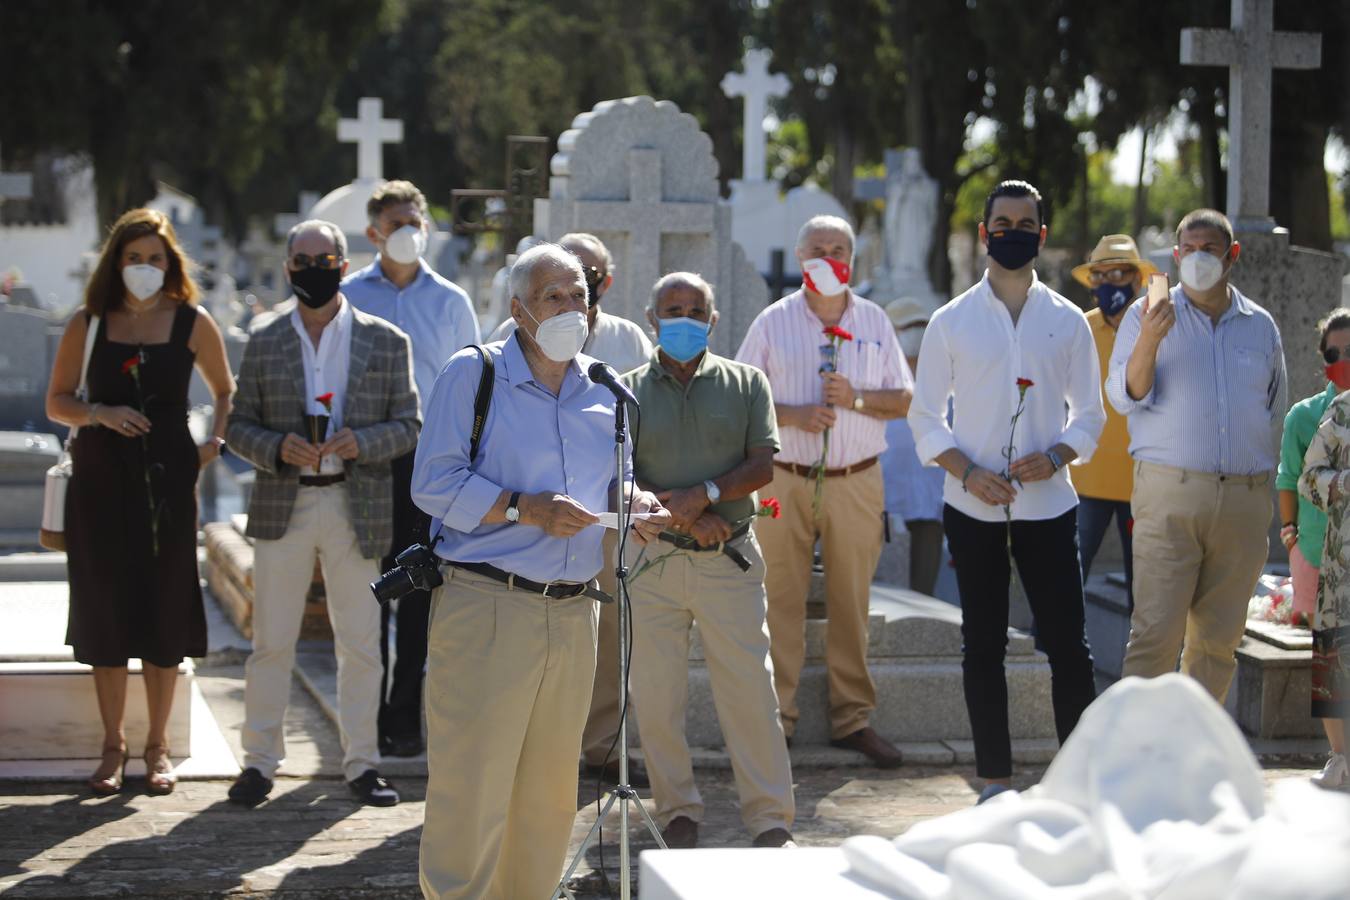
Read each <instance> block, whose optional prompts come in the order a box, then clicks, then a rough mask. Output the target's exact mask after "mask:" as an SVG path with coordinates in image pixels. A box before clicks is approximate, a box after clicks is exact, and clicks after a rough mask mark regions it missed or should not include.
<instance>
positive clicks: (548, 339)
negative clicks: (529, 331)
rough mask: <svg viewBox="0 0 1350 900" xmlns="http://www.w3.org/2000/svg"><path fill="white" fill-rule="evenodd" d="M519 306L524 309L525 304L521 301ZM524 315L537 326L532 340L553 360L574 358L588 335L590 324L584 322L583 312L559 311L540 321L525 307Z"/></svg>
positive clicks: (568, 360) (561, 360)
mask: <svg viewBox="0 0 1350 900" xmlns="http://www.w3.org/2000/svg"><path fill="white" fill-rule="evenodd" d="M520 308H521V309H525V304H523V303H522V304H521V305H520ZM525 315H527V316H529V317H530V318H531V319H534V324H536V325H538V326H539V328H538V329H536V331H535V332H534V342H535V343H536V344H538V345H539V349H540V350H542V351H544V355H545V356H547V357H548V358H549V359H551V360H553V361H554V362H570V361H571V360H573V359H575V358H576V355H577V354H578V353H580V352H581V348H582V347H584V346H585V345H586V338H587V337H588V336H589V335H590V325H589V324H588V323H587V322H586V314H585V313H581V312H565V313H559V314H558V315H556V316H553V317H552V318H548V319H545V320H544V321H542V322H540V321H539V320H538V319H535V318H534V314H533V313H531V312H530V311H529V310H528V309H525Z"/></svg>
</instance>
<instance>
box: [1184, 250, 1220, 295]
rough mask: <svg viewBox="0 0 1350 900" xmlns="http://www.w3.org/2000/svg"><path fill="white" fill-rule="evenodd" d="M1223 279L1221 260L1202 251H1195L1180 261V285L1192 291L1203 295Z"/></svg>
mask: <svg viewBox="0 0 1350 900" xmlns="http://www.w3.org/2000/svg"><path fill="white" fill-rule="evenodd" d="M1222 277H1223V260H1221V259H1219V258H1218V257H1217V256H1212V255H1210V254H1208V253H1206V252H1205V251H1203V250H1197V251H1195V252H1194V253H1192V254H1191V255H1190V256H1187V257H1186V258H1184V259H1183V260H1182V261H1181V283H1182V284H1183V285H1184V286H1186V287H1188V288H1190V289H1191V290H1193V291H1198V292H1200V293H1203V292H1205V291H1207V290H1209V289H1210V288H1212V287H1214V285H1216V284H1218V283H1219V279H1220V278H1222Z"/></svg>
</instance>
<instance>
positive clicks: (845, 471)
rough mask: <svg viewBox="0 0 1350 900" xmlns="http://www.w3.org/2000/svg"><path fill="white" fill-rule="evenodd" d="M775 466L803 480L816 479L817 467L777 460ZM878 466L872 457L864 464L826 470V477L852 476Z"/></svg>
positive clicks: (875, 459) (875, 458)
mask: <svg viewBox="0 0 1350 900" xmlns="http://www.w3.org/2000/svg"><path fill="white" fill-rule="evenodd" d="M773 464H774V465H775V466H777V467H778V468H780V469H786V470H788V471H789V472H791V473H792V474H794V475H800V476H802V477H803V478H815V477H816V467H815V466H803V465H802V464H800V463H786V462H779V461H778V460H776V459H775V460H774V461H773ZM876 464H877V457H875V456H873V457H871V458H870V459H864V460H863V461H862V462H860V463H854V464H853V465H851V466H844V467H843V468H842V469H826V470H825V477H826V478H837V477H838V476H840V475H852V474H853V473H855V472H862V471H864V470H865V469H870V468H872V467H873V466H875V465H876Z"/></svg>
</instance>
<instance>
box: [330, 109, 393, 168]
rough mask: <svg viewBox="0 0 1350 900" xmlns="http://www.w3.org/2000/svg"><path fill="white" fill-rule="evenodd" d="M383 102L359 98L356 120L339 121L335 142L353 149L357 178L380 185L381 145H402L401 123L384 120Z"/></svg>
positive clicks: (382, 156) (382, 150)
mask: <svg viewBox="0 0 1350 900" xmlns="http://www.w3.org/2000/svg"><path fill="white" fill-rule="evenodd" d="M383 116H384V101H383V100H381V99H380V98H379V97H362V98H361V99H360V100H359V101H358V102H357V104H356V118H355V119H339V120H338V133H337V136H338V140H339V141H342V142H343V143H344V144H355V145H356V178H357V180H358V181H379V180H380V179H382V178H383V177H384V145H385V144H398V143H401V142H402V141H403V120H402V119H386V118H383Z"/></svg>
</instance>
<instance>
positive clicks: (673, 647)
mask: <svg viewBox="0 0 1350 900" xmlns="http://www.w3.org/2000/svg"><path fill="white" fill-rule="evenodd" d="M734 546H735V547H736V548H737V549H738V550H739V551H740V552H741V553H742V555H744V557H745V559H746V561H747V562H749V563H750V570H749V571H748V572H742V571H741V569H740V567H739V566H737V565H736V563H734V562H732V561H731V560H730V559H729V558H728V557H726V556H724V555H723V554H721V553H716V552H712V551H707V552H690V551H686V550H677V549H675V548H674V547H673V546H672V545H670V544H665V543H659V542H658V543H654V544H652V545H651V546H650V547H648V548H647V549H646V552H645V553H644V554H643V555H642V560H643V561H645V560H657V562H654V564H653V565H652V566H651V568H649V569H647V570H646V571H645V572H643V573H642V575H641V576H640V577H638V578H636V579H631V583H630V585H629V589H630V592H631V594H632V607H633V658H634V659H635V660H636V659H640V660H642V663H643V664H642V666H641V668H637V667H635V668H634V670H633V672H632V674H631V676H630V677H631V679H632V688H633V694H634V695H635V696H636V697H637V698H638V701H639V702H638V704H637V721H638V728H639V730H640V731H641V734H642V751H643V753H644V754H645V755H646V758H647V777H648V778H650V779H651V782H652V797H653V799H654V800H655V801H656V819H657V821H658V822H659V823H660V824H661V825H662V826H663V827H664V826H665V825H666V824H668V823H669V822H670V820H671V819H673V818H675V817H676V816H686V817H688V818H690V819H693V820H694V821H695V822H699V821H702V819H703V799H702V798H701V797H700V796H699V792H698V787H697V786H696V785H695V784H694V767H693V763H692V761H691V760H690V757H689V744H688V742H687V741H686V740H685V734H684V724H685V711H686V708H687V706H688V700H689V633H690V626H691V625H692V624H693V623H694V622H696V621H697V622H698V627H699V634H700V636H701V638H702V642H703V654H704V658H705V659H706V660H707V664H708V676H709V678H710V679H711V682H712V693H713V704H714V706H715V707H716V709H717V721H718V722H719V723H720V724H721V726H722V737H723V738H724V739H725V741H726V748H727V754H728V755H729V756H730V757H731V768H732V772H733V773H734V774H735V776H736V792H737V794H738V795H739V797H740V802H741V821H742V822H744V823H745V827H746V829H747V830H748V831H749V832H750V834H751V835H759V834H762V833H763V832H765V831H768V830H769V829H770V828H784V829H791V827H792V818H793V814H794V811H795V807H794V804H793V799H792V763H791V761H790V760H789V758H788V752H787V743H786V742H785V741H784V740H783V728H782V725H781V724H780V723H779V720H778V697H777V696H776V695H775V694H774V690H773V668H772V666H771V665H770V663H769V630H768V627H767V626H766V625H765V599H764V558H763V557H762V556H761V555H760V550H759V544H758V542H757V541H756V540H755V536H754V534H747V535H746V536H745V537H744V538H741V539H739V540H737V541H736V542H735V544H734ZM641 550H642V548H641V547H639V546H637V545H636V544H635V543H634V544H629V560H630V562H629V566H630V568H631V569H632V570H633V571H634V572H636V571H638V570H639V569H640V568H641V567H642V565H643V562H642V561H638V560H636V559H635V558H636V557H637V556H638V553H639V552H640V551H641Z"/></svg>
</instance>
